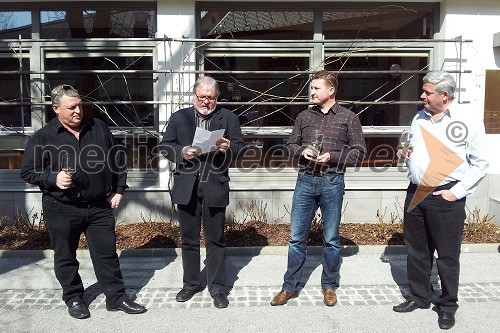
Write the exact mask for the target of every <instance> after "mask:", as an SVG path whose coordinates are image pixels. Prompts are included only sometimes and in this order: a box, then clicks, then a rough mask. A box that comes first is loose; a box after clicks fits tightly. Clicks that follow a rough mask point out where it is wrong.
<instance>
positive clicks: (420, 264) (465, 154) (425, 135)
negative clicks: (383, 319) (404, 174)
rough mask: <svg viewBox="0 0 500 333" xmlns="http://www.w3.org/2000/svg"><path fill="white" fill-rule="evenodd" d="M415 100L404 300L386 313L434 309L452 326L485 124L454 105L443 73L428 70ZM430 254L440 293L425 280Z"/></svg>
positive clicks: (482, 170)
mask: <svg viewBox="0 0 500 333" xmlns="http://www.w3.org/2000/svg"><path fill="white" fill-rule="evenodd" d="M422 89H423V93H422V95H421V96H420V98H421V99H422V102H423V106H424V109H422V110H420V111H419V112H418V113H417V115H416V116H415V117H414V118H413V121H412V124H411V129H410V147H409V148H408V150H406V151H405V152H403V151H402V150H400V151H398V155H400V156H401V155H403V156H404V157H405V158H406V161H407V165H408V179H409V180H410V185H409V186H408V190H407V195H406V200H405V212H404V239H405V244H406V248H407V250H408V258H407V275H408V282H409V284H410V291H411V296H410V298H409V299H408V300H407V301H406V302H404V303H401V304H399V305H397V306H394V308H393V310H394V311H396V312H411V311H413V310H415V309H418V308H422V309H427V308H429V307H430V304H431V302H434V303H435V304H436V308H437V310H438V314H439V319H438V323H439V327H440V328H441V329H449V328H451V327H453V326H454V324H455V312H456V311H457V309H458V304H457V300H458V297H457V295H458V281H459V271H460V262H459V259H460V247H461V242H462V232H463V228H464V222H465V218H466V215H465V197H466V196H467V195H469V194H471V193H472V192H474V190H475V189H476V188H477V186H478V184H479V182H480V181H481V180H482V179H483V178H484V176H485V175H486V170H487V168H488V160H487V155H488V151H487V149H486V148H487V147H486V135H485V132H484V124H483V123H482V121H481V120H480V119H477V117H474V115H473V114H472V113H471V110H467V111H466V112H464V111H465V110H461V108H462V107H463V106H462V105H458V103H457V102H454V99H455V98H454V93H455V89H456V83H455V80H454V78H453V76H452V75H450V74H449V73H447V72H444V71H434V72H429V73H427V75H425V77H424V79H423V87H422ZM434 251H437V260H436V266H437V269H438V274H439V277H440V280H441V295H440V296H439V297H435V296H434V290H433V287H432V283H431V281H430V276H431V270H432V266H433V259H434Z"/></svg>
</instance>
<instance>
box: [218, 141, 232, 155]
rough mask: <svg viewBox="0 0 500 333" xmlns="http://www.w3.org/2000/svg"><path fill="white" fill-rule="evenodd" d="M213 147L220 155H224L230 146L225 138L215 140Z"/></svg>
mask: <svg viewBox="0 0 500 333" xmlns="http://www.w3.org/2000/svg"><path fill="white" fill-rule="evenodd" d="M215 145H216V146H217V149H219V151H220V152H221V153H225V152H226V151H227V150H228V149H229V147H230V146H231V141H229V140H228V139H226V138H222V139H219V140H217V142H216V143H215Z"/></svg>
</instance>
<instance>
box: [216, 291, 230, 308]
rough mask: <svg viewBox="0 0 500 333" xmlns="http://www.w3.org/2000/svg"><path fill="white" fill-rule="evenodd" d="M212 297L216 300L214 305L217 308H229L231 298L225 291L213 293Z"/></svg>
mask: <svg viewBox="0 0 500 333" xmlns="http://www.w3.org/2000/svg"><path fill="white" fill-rule="evenodd" d="M212 298H213V300H214V306H215V307H216V308H219V309H223V308H227V306H228V305H229V300H228V299H227V296H226V294H224V293H218V294H213V295H212Z"/></svg>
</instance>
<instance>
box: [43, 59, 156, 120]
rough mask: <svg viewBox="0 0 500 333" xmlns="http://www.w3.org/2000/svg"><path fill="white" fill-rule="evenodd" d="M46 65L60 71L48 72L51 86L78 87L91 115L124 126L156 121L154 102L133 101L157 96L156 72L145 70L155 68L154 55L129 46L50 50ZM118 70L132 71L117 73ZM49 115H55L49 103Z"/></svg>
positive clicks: (48, 81)
mask: <svg viewBox="0 0 500 333" xmlns="http://www.w3.org/2000/svg"><path fill="white" fill-rule="evenodd" d="M45 69H46V70H49V71H50V70H57V71H58V72H60V73H58V74H47V75H45V82H47V84H48V87H47V89H49V91H50V89H51V88H52V87H55V86H57V85H59V84H70V85H72V86H74V87H76V88H77V89H78V90H79V91H80V94H81V95H82V97H83V98H82V99H83V101H84V102H86V106H85V112H87V115H89V116H93V117H96V118H99V119H101V120H103V121H105V122H107V123H108V124H109V125H110V126H111V127H118V128H122V129H123V128H135V127H139V128H142V127H152V126H153V125H154V106H153V105H152V104H140V103H137V104H135V103H132V102H133V101H135V102H140V101H151V100H152V99H153V76H152V74H151V73H144V72H141V70H152V69H153V59H152V56H151V55H143V54H136V53H134V52H126V51H125V50H122V51H119V52H118V51H116V52H107V53H101V52H97V53H91V54H87V53H85V52H48V53H47V56H46V60H45ZM75 70H76V71H75ZM117 70H127V71H130V72H126V73H117V72H116V71H117ZM134 70H137V72H135V71H134ZM78 71H80V72H78ZM100 71H101V72H100ZM75 72H77V73H75ZM46 95H47V96H48V95H49V93H46ZM46 116H47V121H49V120H50V119H52V118H53V117H54V114H53V112H52V108H51V107H50V106H47V112H46Z"/></svg>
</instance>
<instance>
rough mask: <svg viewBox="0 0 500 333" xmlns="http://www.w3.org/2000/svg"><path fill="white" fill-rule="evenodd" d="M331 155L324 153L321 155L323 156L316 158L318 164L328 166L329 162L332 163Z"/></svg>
mask: <svg viewBox="0 0 500 333" xmlns="http://www.w3.org/2000/svg"><path fill="white" fill-rule="evenodd" d="M330 158H331V156H330V153H324V154H321V155H318V156H317V157H316V163H318V164H326V163H328V161H330Z"/></svg>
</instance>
